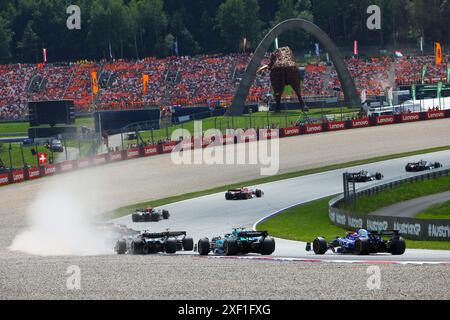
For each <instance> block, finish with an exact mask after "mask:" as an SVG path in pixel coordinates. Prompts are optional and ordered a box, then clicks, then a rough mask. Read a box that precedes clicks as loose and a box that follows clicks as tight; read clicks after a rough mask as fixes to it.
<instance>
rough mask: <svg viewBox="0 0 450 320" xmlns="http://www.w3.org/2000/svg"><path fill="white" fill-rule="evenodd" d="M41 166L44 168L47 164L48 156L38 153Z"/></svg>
mask: <svg viewBox="0 0 450 320" xmlns="http://www.w3.org/2000/svg"><path fill="white" fill-rule="evenodd" d="M38 160H39V165H40V166H43V165H46V164H47V155H46V154H45V153H38Z"/></svg>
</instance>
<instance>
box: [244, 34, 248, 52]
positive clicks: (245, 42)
mask: <svg viewBox="0 0 450 320" xmlns="http://www.w3.org/2000/svg"><path fill="white" fill-rule="evenodd" d="M246 51H247V38H245V37H244V52H246Z"/></svg>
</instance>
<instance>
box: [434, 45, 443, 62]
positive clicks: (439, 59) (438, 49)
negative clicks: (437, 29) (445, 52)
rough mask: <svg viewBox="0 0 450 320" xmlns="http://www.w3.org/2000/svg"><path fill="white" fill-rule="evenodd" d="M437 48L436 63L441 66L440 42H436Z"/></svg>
mask: <svg viewBox="0 0 450 320" xmlns="http://www.w3.org/2000/svg"><path fill="white" fill-rule="evenodd" d="M435 48H436V65H437V66H439V65H441V63H442V46H441V43H440V42H436V43H435Z"/></svg>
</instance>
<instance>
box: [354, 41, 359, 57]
mask: <svg viewBox="0 0 450 320" xmlns="http://www.w3.org/2000/svg"><path fill="white" fill-rule="evenodd" d="M353 54H354V55H355V56H358V41H357V40H355V41H354V42H353Z"/></svg>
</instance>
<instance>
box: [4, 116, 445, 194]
mask: <svg viewBox="0 0 450 320" xmlns="http://www.w3.org/2000/svg"><path fill="white" fill-rule="evenodd" d="M442 118H450V110H444V111H428V112H421V113H409V114H401V115H395V116H394V115H392V116H391V115H389V116H379V117H371V118H369V117H366V118H361V119H355V120H346V121H333V122H324V123H318V124H307V125H300V126H292V127H288V128H280V129H268V130H261V132H257V130H255V129H249V130H247V131H245V132H244V135H241V136H240V138H239V139H238V138H237V136H235V135H223V137H222V139H221V141H215V140H214V139H209V140H208V139H206V138H205V139H202V141H201V142H200V143H198V144H197V143H196V141H195V140H192V141H186V142H184V141H183V142H182V143H183V150H187V149H192V148H195V147H198V146H200V145H201V146H202V147H203V148H206V147H207V146H209V145H210V144H212V145H220V144H223V145H230V144H236V143H246V142H252V141H257V140H264V139H276V138H277V137H281V138H283V137H293V136H299V135H303V134H314V133H321V132H326V131H338V130H344V129H357V128H365V127H369V126H378V125H389V124H395V123H405V122H413V121H420V120H434V119H442ZM177 144H179V142H177V141H170V142H166V143H163V144H158V145H152V146H145V147H140V148H133V149H129V150H122V151H116V152H111V153H106V154H101V155H97V156H95V157H93V158H89V159H80V160H77V161H66V162H62V163H60V164H57V165H56V166H55V167H53V166H49V167H48V166H47V167H48V168H47V167H42V168H41V169H39V168H31V169H27V170H22V169H19V170H13V171H11V172H9V173H5V174H1V175H0V186H3V185H7V184H11V183H19V182H23V181H25V180H30V179H36V178H38V177H42V176H46V175H52V174H55V173H63V172H67V171H70V170H74V169H83V168H88V167H91V166H95V165H101V164H105V163H109V162H116V161H122V160H128V159H135V158H139V157H149V156H155V155H158V154H167V153H171V152H172V151H173V150H174V149H175V147H176V146H177ZM37 170H40V171H39V173H40V174H39V175H38V174H37V173H36V172H37ZM30 172H31V173H32V174H31V176H30ZM6 177H8V181H6Z"/></svg>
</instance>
